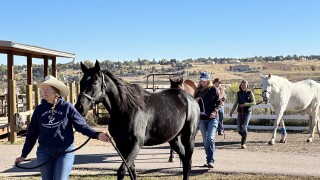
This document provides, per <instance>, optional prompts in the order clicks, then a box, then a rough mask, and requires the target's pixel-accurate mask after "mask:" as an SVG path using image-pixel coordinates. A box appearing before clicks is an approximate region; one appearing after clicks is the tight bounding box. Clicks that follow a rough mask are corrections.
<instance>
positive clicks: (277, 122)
mask: <svg viewBox="0 0 320 180" xmlns="http://www.w3.org/2000/svg"><path fill="white" fill-rule="evenodd" d="M284 110H285V109H284V108H282V106H281V109H280V110H276V114H277V118H276V119H275V120H274V123H273V134H272V137H271V140H270V141H269V143H268V144H269V145H274V143H275V139H276V135H277V129H278V126H279V123H280V120H281V119H282V116H283V113H284Z"/></svg>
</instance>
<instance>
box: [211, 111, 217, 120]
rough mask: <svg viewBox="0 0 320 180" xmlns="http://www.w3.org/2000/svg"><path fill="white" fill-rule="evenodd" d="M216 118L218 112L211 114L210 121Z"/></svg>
mask: <svg viewBox="0 0 320 180" xmlns="http://www.w3.org/2000/svg"><path fill="white" fill-rule="evenodd" d="M216 117H217V112H215V111H213V112H212V113H211V114H210V119H212V118H216Z"/></svg>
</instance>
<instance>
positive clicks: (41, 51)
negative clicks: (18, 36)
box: [0, 40, 76, 59]
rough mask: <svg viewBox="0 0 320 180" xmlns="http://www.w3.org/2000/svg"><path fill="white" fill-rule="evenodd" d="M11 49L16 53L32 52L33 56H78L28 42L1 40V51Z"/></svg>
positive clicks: (6, 51)
mask: <svg viewBox="0 0 320 180" xmlns="http://www.w3.org/2000/svg"><path fill="white" fill-rule="evenodd" d="M9 51H12V53H13V54H14V55H22V56H27V55H30V54H31V56H32V57H35V58H43V57H44V56H49V57H62V58H73V59H75V58H76V55H75V54H73V53H68V52H63V51H57V50H52V49H47V48H43V47H38V46H32V45H27V44H21V43H16V42H12V41H4V40H0V53H8V52H9Z"/></svg>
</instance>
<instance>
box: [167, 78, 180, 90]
mask: <svg viewBox="0 0 320 180" xmlns="http://www.w3.org/2000/svg"><path fill="white" fill-rule="evenodd" d="M182 84H183V78H177V79H171V78H170V88H178V89H182Z"/></svg>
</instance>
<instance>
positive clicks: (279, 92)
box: [260, 74, 320, 145]
mask: <svg viewBox="0 0 320 180" xmlns="http://www.w3.org/2000/svg"><path fill="white" fill-rule="evenodd" d="M260 75H261V79H262V97H263V101H265V102H268V101H269V102H270V104H271V105H272V106H273V107H274V109H275V112H276V115H277V118H276V119H275V121H274V129H273V135H272V138H271V140H270V141H269V144H270V145H273V144H274V143H275V138H276V132H277V128H278V126H279V123H281V124H280V125H281V134H282V137H281V140H280V142H282V143H284V142H286V137H287V133H286V130H285V126H284V121H283V119H282V117H283V113H284V112H285V111H292V112H303V113H307V114H308V115H309V131H310V136H309V138H308V139H307V142H312V140H313V138H314V131H315V127H316V126H317V129H318V134H319V136H320V123H319V106H320V94H319V92H320V84H318V83H317V82H316V81H313V80H311V79H307V80H303V81H299V82H295V83H292V82H290V81H289V80H288V79H286V78H283V77H279V76H275V75H272V76H271V75H270V74H269V75H268V76H264V75H262V74H260Z"/></svg>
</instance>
